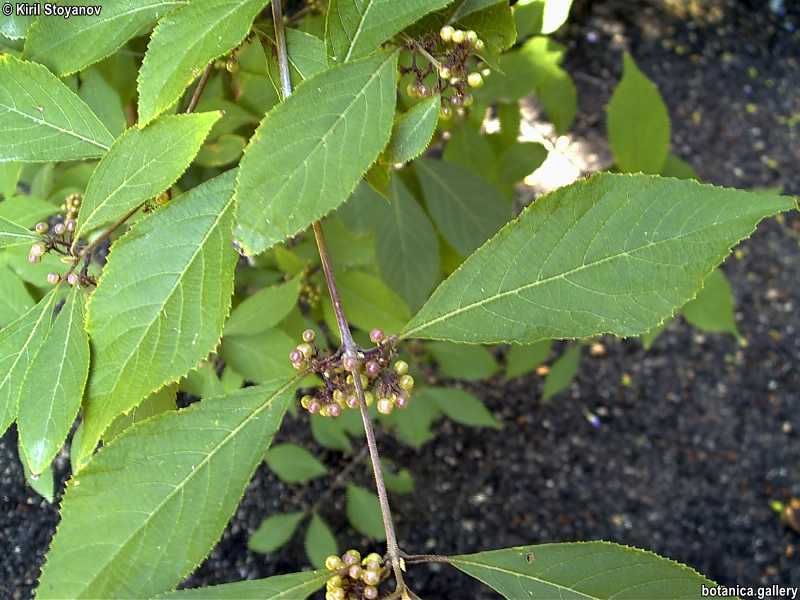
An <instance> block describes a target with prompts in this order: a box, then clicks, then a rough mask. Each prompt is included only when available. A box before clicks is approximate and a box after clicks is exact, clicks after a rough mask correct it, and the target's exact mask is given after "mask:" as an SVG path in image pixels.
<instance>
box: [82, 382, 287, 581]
mask: <svg viewBox="0 0 800 600" xmlns="http://www.w3.org/2000/svg"><path fill="white" fill-rule="evenodd" d="M296 380H297V378H292V379H290V380H289V381H288V382H287V383H285V384H284V385H282V386H281V387H279V388H278V389H277V390H275V391H274V392H273V393H272V395H271V396H270V397H269V398H268V399H267V400H266V401H265V402H264V403H263V404H261V406H259V407H258V408H257V409H255V410H254V411H253V412H252V413H251V414H250V415H248V416H247V417H245V418H244V420H243V421H242V422H241V423H240V424H239V425H238V426H236V427H235V428H234V429H232V430H231V431H230V432H229V433H228V434H227V435H226V436H225V437H224V438H223V439H222V440H221V441H220V443H219V444H218V445H217V446H216V447H214V448H213V449H212V450H211V451H210V452H209V453H208V454H207V455H206V456H205V458H203V459H202V460H201V461H200V462H199V463H198V464H197V465H195V468H194V469H192V470H191V471H190V472H189V474H188V475H187V476H186V477H185V478H184V479H183V480H181V481H180V482H179V483H178V484H177V485H175V487H173V488H172V490H170V491H169V492H168V493H167V495H166V496H165V498H164V500H162V501H161V502H159V504H158V505H157V506H156V507H155V508H154V509H153V510H152V511H151V512H150V514H149V515H147V517H146V518H145V520H144V522H143V523H142V525H141V526H140V527H138V528H136V529H135V530H134V531H133V532H132V533H131V535H129V536H128V537H127V538H126V539H125V540H124V541H123V542H122V543H120V544H119V546H117V550H115V551H114V552H112V553H111V554H110V555H108V556H109V560H108V561H107V562H106V564H105V565H103V567H102V569H101V570H100V571H99V572H98V573H97V574H96V575H95V576H94V577H93V578H92V579H91V581H89V582H88V583H87V584H86V585H84V587H83V588H82V590H81V592H80V593H83V592H85V591H86V590H87V589H88V588H89V587H90V586H91V584H93V583H94V582H95V581H97V580H98V579H99V577H100V576H101V575H102V574H103V573H104V572H105V571H106V569H108V568H110V566H111V565H112V563H113V562H114V559H115V558H116V557H117V556H118V555H119V554H120V552H122V550H123V548H125V547H126V545H127V544H128V543H129V542H130V541H131V540H132V539H133V538H134V537H135V536H136V535H137V534H138V533H140V532H141V531H143V530H144V529H146V528H147V525H148V524H149V523H150V520H151V519H152V518H153V517H154V516H155V515H156V514H158V512H159V511H160V510H161V509H162V508H163V507H164V506H165V505H166V504H167V503H168V502H169V501H170V500H172V498H173V497H174V496H175V495H176V494H177V493H178V492H181V493H183V490H184V488H185V487H186V485H187V484H188V483H189V482H190V481H191V480H192V478H193V477H194V476H195V475H197V474H198V473H200V471H202V470H203V468H204V467H206V465H207V464H208V463H209V462H210V460H211V459H212V458H213V457H214V456H215V455H216V454H217V453H218V452H220V451H221V450H222V448H223V447H224V446H226V445H227V444H228V443H229V442H230V441H231V439H233V438H234V437H235V436H237V435H238V434H239V432H240V431H241V430H242V429H244V427H245V426H247V425H248V424H249V423H250V421H252V420H253V419H255V418H256V417H257V416H258V415H260V414H261V413H262V412H263V411H264V410H265V409H267V408H268V407H270V406H272V402H273V401H274V400H275V398H277V397H278V396H280V395H281V394H283V393H284V392H285V391H286V390H288V389H289V388H291V387H292V386H293V385H294V384H295V382H296ZM206 401H207V400H206ZM198 410H199V409H198ZM172 418H180V413H175V414H174V415H172ZM145 423H146V421H145ZM117 439H119V438H117ZM113 446H114V442H111V443H110V444H109V445H108V447H109V448H110V447H113ZM78 595H79V594H76V596H78Z"/></svg>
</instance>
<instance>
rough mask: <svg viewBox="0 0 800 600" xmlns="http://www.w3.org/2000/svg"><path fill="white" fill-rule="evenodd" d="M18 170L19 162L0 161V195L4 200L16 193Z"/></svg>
mask: <svg viewBox="0 0 800 600" xmlns="http://www.w3.org/2000/svg"><path fill="white" fill-rule="evenodd" d="M20 171H22V164H21V163H13V162H3V163H0V196H3V199H4V200H8V199H9V198H11V196H14V195H15V194H16V193H17V183H18V182H19V175H20Z"/></svg>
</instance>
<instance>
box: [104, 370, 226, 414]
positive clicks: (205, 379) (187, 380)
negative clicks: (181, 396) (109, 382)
mask: <svg viewBox="0 0 800 600" xmlns="http://www.w3.org/2000/svg"><path fill="white" fill-rule="evenodd" d="M180 389H181V391H182V392H185V393H187V394H189V395H191V396H195V397H197V398H213V397H214V396H221V395H222V394H224V393H225V389H224V388H223V386H222V381H220V378H219V376H218V375H217V370H216V369H215V368H214V366H213V365H212V364H210V363H207V362H205V361H204V362H202V363H200V365H198V367H197V368H196V369H192V370H191V371H189V372H188V373H187V374H186V377H184V378H183V379H182V380H181V382H180ZM145 402H146V400H145ZM139 406H142V405H139ZM137 408H138V407H137ZM135 410H136V409H134V411H135ZM122 418H124V416H120V417H118V419H122Z"/></svg>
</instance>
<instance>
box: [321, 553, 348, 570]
mask: <svg viewBox="0 0 800 600" xmlns="http://www.w3.org/2000/svg"><path fill="white" fill-rule="evenodd" d="M343 566H344V563H342V559H341V558H339V557H338V556H336V555H335V554H331V555H330V556H329V557H327V558H326V559H325V568H326V569H328V571H338V570H339V569H341V568H342V567H343Z"/></svg>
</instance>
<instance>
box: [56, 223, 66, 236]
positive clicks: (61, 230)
mask: <svg viewBox="0 0 800 600" xmlns="http://www.w3.org/2000/svg"><path fill="white" fill-rule="evenodd" d="M66 230H67V227H66V226H65V225H64V224H63V223H56V224H55V226H54V227H53V233H55V234H56V235H64V232H65V231H66Z"/></svg>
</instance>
